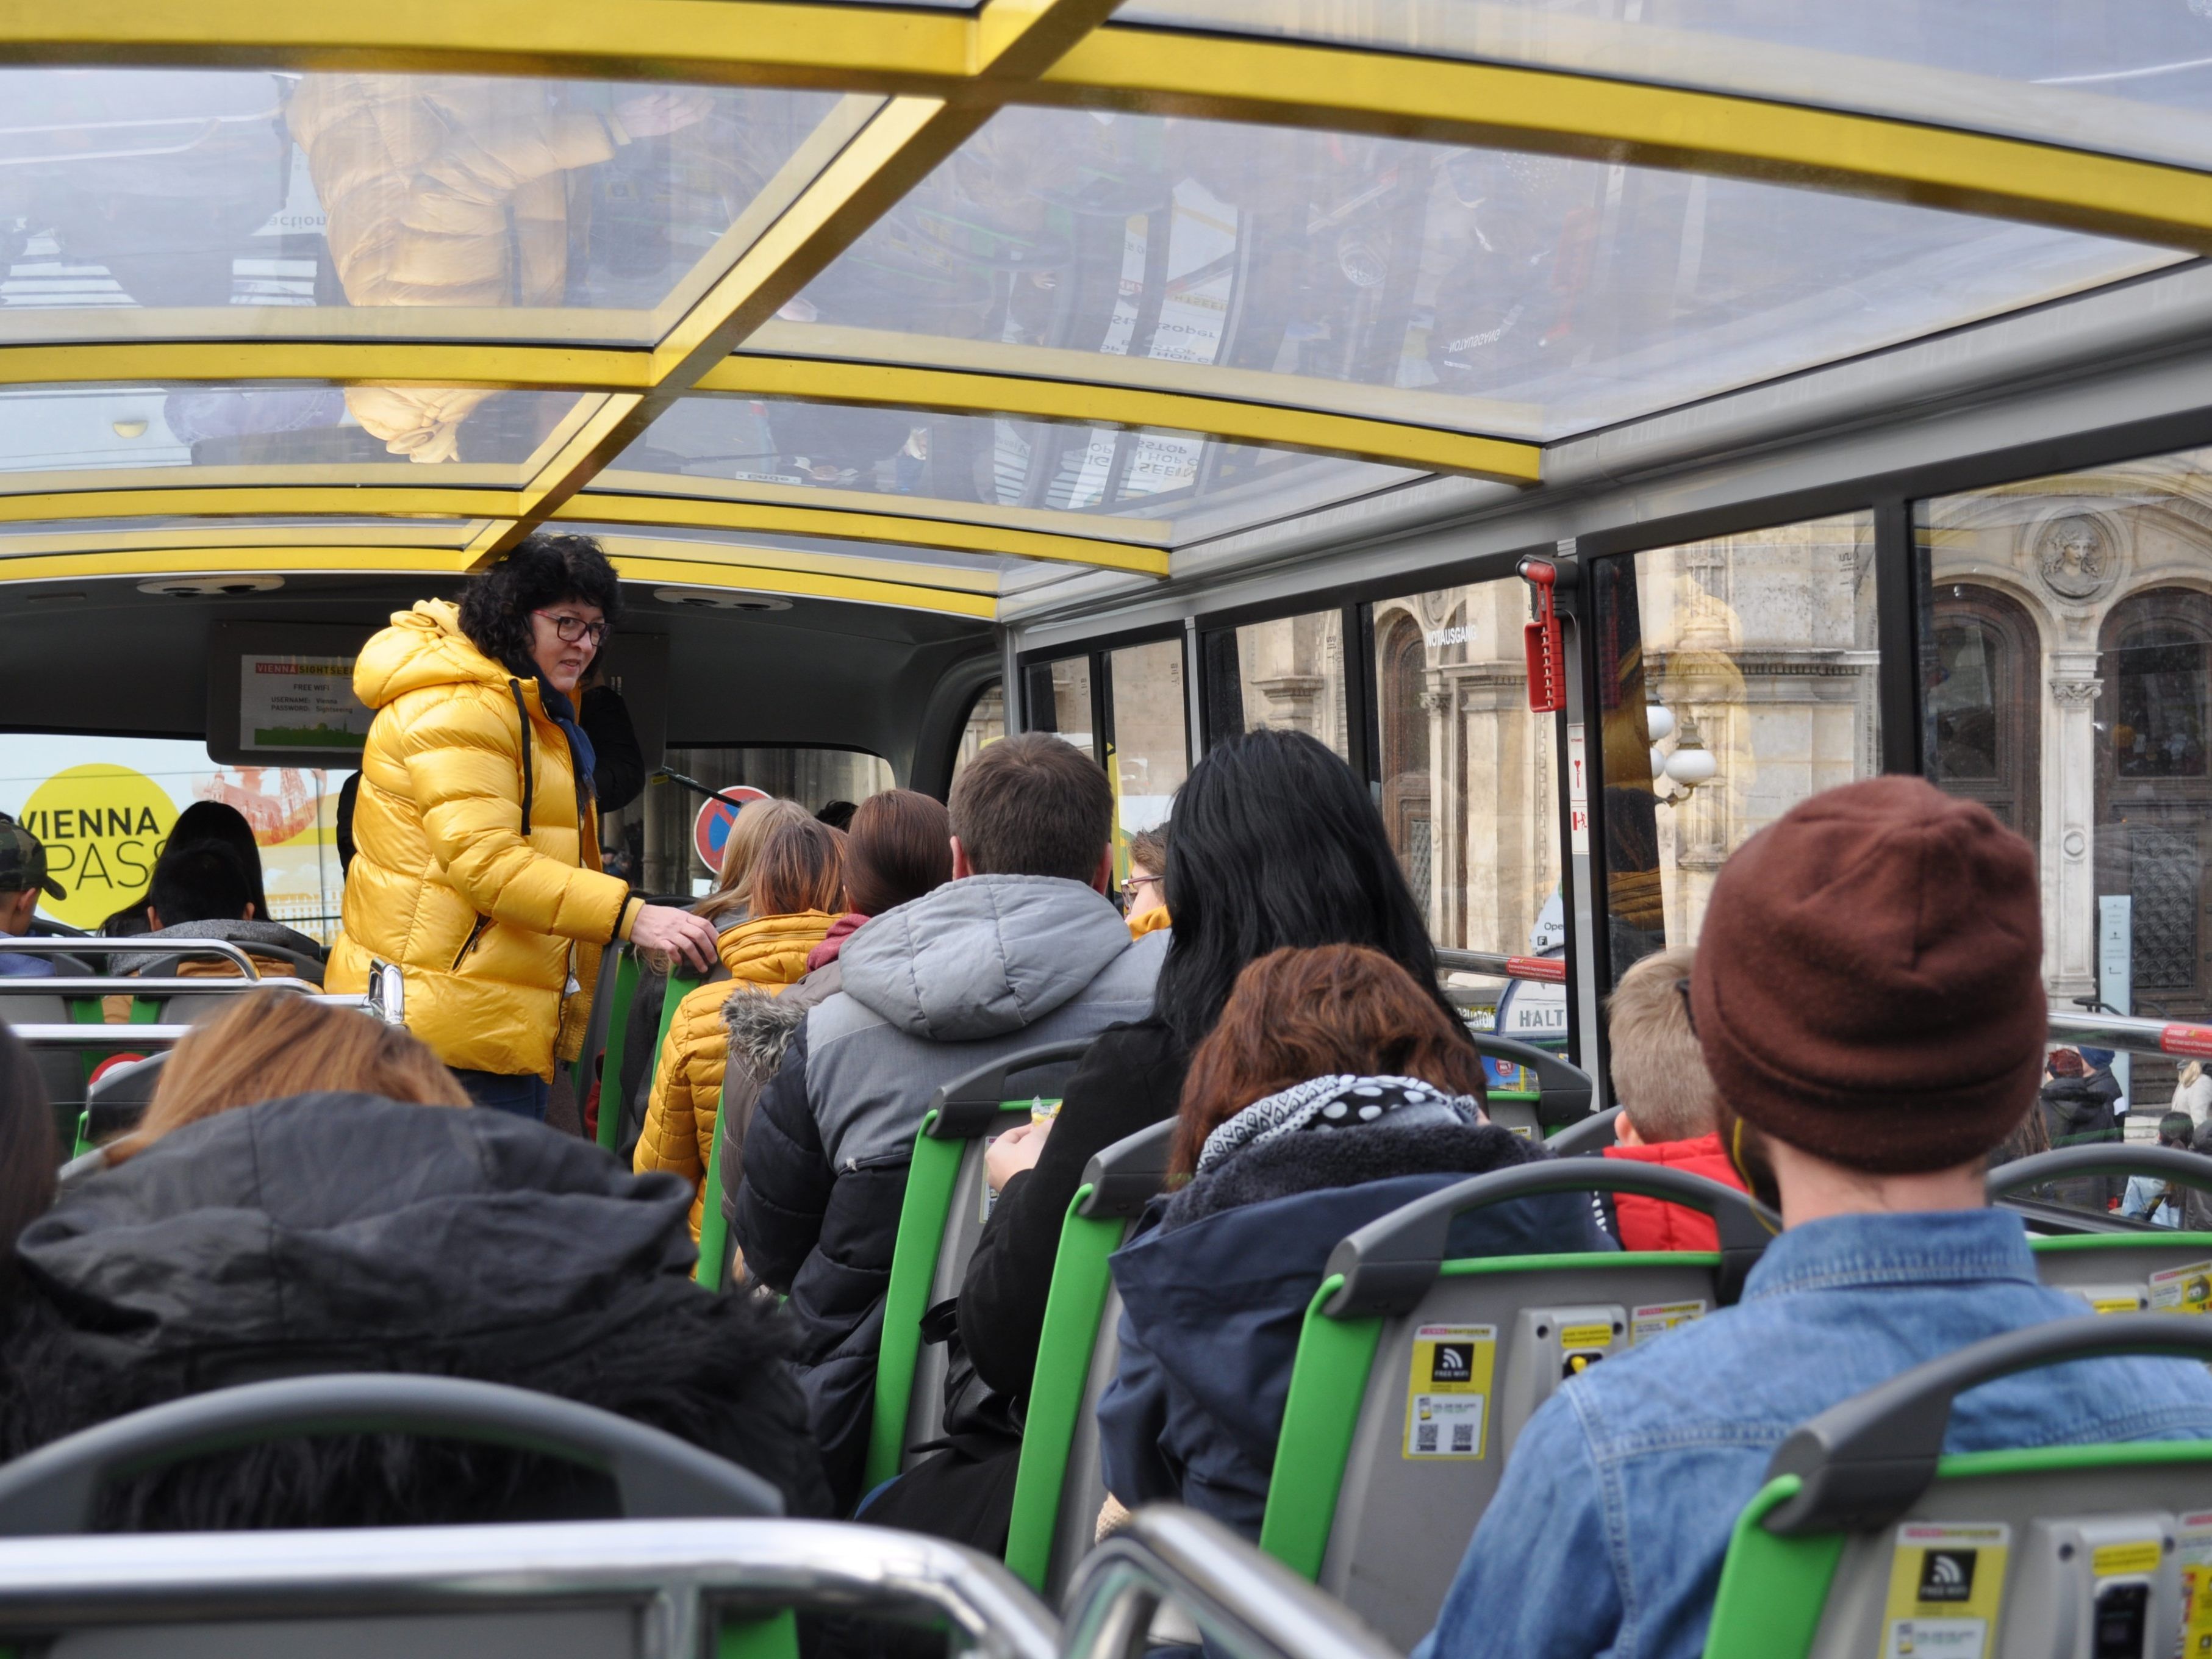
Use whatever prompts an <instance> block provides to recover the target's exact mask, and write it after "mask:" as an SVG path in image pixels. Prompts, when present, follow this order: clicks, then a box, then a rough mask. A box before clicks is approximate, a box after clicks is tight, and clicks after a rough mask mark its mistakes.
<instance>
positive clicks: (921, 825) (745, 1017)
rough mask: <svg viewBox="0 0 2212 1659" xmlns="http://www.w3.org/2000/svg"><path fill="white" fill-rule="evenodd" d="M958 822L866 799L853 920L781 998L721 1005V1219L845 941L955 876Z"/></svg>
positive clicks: (855, 833) (920, 803) (933, 805)
mask: <svg viewBox="0 0 2212 1659" xmlns="http://www.w3.org/2000/svg"><path fill="white" fill-rule="evenodd" d="M951 834H952V829H951V817H950V816H949V815H948V814H947V813H946V811H945V803H944V802H943V801H941V800H939V799H936V798H935V797H934V796H931V795H925V794H922V793H920V792H919V791H916V790H913V789H885V790H882V791H880V792H878V793H876V794H872V795H871V796H869V797H868V798H867V799H866V800H864V801H862V802H861V803H860V805H859V806H858V807H856V808H855V809H854V812H853V827H852V829H849V830H848V831H847V832H846V836H845V914H844V915H842V916H840V917H838V918H837V921H836V926H835V927H831V928H830V930H829V932H828V933H825V934H823V936H822V943H821V944H819V945H816V946H815V947H814V948H813V949H812V950H811V951H808V952H807V953H806V977H805V979H802V980H800V981H799V983H798V984H796V985H794V986H793V987H791V988H790V989H789V990H787V991H783V992H781V993H778V992H776V991H775V990H763V989H761V988H759V987H755V986H749V985H740V986H739V987H738V988H737V989H736V990H734V991H732V992H731V993H730V1000H728V1001H727V1002H725V1003H724V1004H723V1005H722V1024H724V1025H725V1026H726V1027H727V1028H728V1029H729V1033H730V1061H729V1069H728V1070H726V1071H725V1072H724V1073H722V1107H721V1110H720V1112H719V1113H717V1114H716V1116H715V1128H714V1133H716V1134H717V1135H719V1136H720V1138H721V1142H722V1214H723V1216H724V1218H730V1217H732V1216H734V1215H735V1214H736V1213H737V1207H738V1182H740V1181H741V1180H742V1179H743V1177H744V1167H745V1164H744V1148H745V1131H746V1130H747V1129H748V1128H750V1127H751V1125H752V1121H753V1107H754V1106H755V1104H757V1103H758V1101H759V1099H760V1091H762V1090H763V1089H764V1088H766V1087H767V1086H768V1080H769V1079H770V1078H772V1077H774V1076H775V1071H776V1067H777V1066H781V1064H782V1063H783V1051H784V1050H785V1049H786V1048H788V1047H789V1046H790V1044H791V1034H792V1033H793V1031H795V1030H798V1029H799V1024H800V1022H801V1021H803V1020H804V1019H805V1018H806V1014H807V1011H808V1010H809V1009H811V1008H812V1007H813V1006H815V1005H816V1004H817V1003H818V1002H826V1001H827V1000H829V998H831V997H833V996H835V995H836V994H837V993H838V992H839V991H840V990H842V989H843V988H844V984H845V970H844V969H843V967H842V966H841V965H840V959H841V958H842V956H843V954H844V951H845V941H846V940H847V939H850V938H852V936H853V935H854V933H858V932H859V931H860V927H861V926H862V924H864V923H866V922H867V921H870V920H871V919H872V918H873V917H876V916H880V915H884V914H885V913H887V912H889V911H892V910H896V909H897V908H898V907H899V906H900V905H902V904H909V903H911V902H914V901H915V899H918V898H920V897H921V896H922V895H923V894H925V893H933V892H935V891H936V890H938V889H939V888H940V887H942V886H944V885H945V883H946V882H948V881H950V880H951V879H952V843H951Z"/></svg>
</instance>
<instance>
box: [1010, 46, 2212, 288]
mask: <svg viewBox="0 0 2212 1659" xmlns="http://www.w3.org/2000/svg"><path fill="white" fill-rule="evenodd" d="M1038 98H1045V99H1057V100H1061V101H1066V102H1074V103H1082V104H1091V105H1097V104H1107V105H1112V106H1118V107H1122V108H1127V109H1135V110H1146V111H1151V112H1164V113H1170V114H1178V115H1186V116H1194V117H1203V118H1209V119H1214V120H1223V121H1246V122H1263V123H1267V124H1270V125H1285V126H1298V127H1310V128H1321V129H1329V130H1338V131H1358V132H1376V133H1383V134H1389V135H1392V136H1395V137H1408V138H1421V139H1427V140H1430V141H1432V142H1435V143H1452V144H1472V145H1485V146H1496V147H1499V148H1503V149H1520V150H1534V151H1536V152H1539V153H1541V154H1546V155H1567V156H1574V157H1578V158H1581V159H1583V160H1587V161H1606V162H1610V163H1614V164H1626V165H1633V166H1638V167H1665V168H1669V169H1676V170H1683V171H1690V172H1698V173H1717V174H1723V175H1726V176H1730V177H1735V178H1742V179H1759V180H1762V181H1765V182H1768V183H1772V184H1780V185H1797V186H1800V187H1811V188H1814V189H1820V190H1832V191H1843V192H1845V193H1847V194H1851V195H1858V196H1871V197H1881V198H1883V199H1886V200H1889V201H1898V202H1910V203H1914V204H1918V205H1920V206H1923V207H1934V208H1944V209H1948V210H1953V211H1955V212H1960V213H1973V214H1980V215H1984V216H1989V217H1992V218H1999V219H2016V220H2022V221H2026V222H2031V223H2034V224H2042V225H2052V226H2057V227H2062V228H2066V229H2069V230H2078V231H2085V232H2088V233H2090V234H2095V235H2100V236H2113V237H2120V238H2124V239H2127V240H2135V241H2143V242H2151V243H2154V244H2159V245H2161V246H2172V247H2185V248H2191V249H2193V250H2195V251H2197V252H2212V173H2201V172H2197V171H2193V170H2191V169H2190V168H2187V167H2167V166H2162V165H2160V164H2159V163H2157V162H2153V161H2133V160H2130V159H2127V158H2125V157H2121V156H2113V155H2096V154H2093V153H2090V152H2087V151H2083V150H2077V149H2065V148H2063V147H2060V146H2058V145H2054V144H2043V143H2035V142H2033V141H2032V140H2027V139H2017V138H2002V137H1988V136H1984V135H1982V134H1979V133H1972V132H1964V131H1954V130H1952V129H1949V128H1942V127H1933V126H1924V125H1918V124H1916V123H1913V122H1908V121H1898V120H1888V119H1884V118H1880V117H1877V116H1866V115H1852V114H1846V113H1843V112H1838V111H1834V110H1826V109H1814V108H1808V107H1805V106H1794V105H1789V104H1780V103H1774V102H1770V101H1765V100H1759V99H1753V98H1743V97H1734V96H1729V95H1728V94H1721V93H1709V92H1692V91H1686V90H1683V89H1680V88H1673V87H1656V86H1645V85H1640V84H1638V83H1636V82H1628V81H1618V80H1609V79H1601V78H1598V77H1596V76H1580V75H1571V74H1562V73H1560V72H1559V71H1557V70H1535V69H1523V68H1517V67H1513V66H1510V65H1504V64H1483V63H1474V62H1471V61H1466V60H1461V59H1451V58H1422V57H1416V56H1411V55H1407V54H1401V53H1392V52H1362V51H1358V50H1353V49H1350V48H1346V47H1340V46H1319V45H1312V44H1307V43H1302V42H1290V41H1279V40H1253V39H1234V38H1230V37H1225V36H1213V35H1185V34H1181V33H1172V34H1170V33H1166V32H1164V31H1157V30H1149V29H1134V28H1114V27H1108V28H1102V29H1099V30H1097V31H1096V32H1095V33H1092V34H1091V35H1090V36H1089V37H1088V38H1087V39H1085V40H1083V41H1082V42H1081V43H1080V44H1079V45H1078V46H1075V47H1074V48H1073V50H1071V51H1070V52H1067V53H1066V55H1065V56H1064V57H1062V58H1060V60H1059V61H1058V62H1057V63H1056V64H1054V65H1053V66H1052V67H1051V68H1049V69H1048V70H1046V71H1045V72H1044V74H1043V75H1042V77H1041V78H1040V80H1039V82H1037V83H1036V85H1035V86H1034V87H1033V88H1030V89H1029V90H1028V91H1026V92H1025V93H1024V99H1025V100H1026V99H1038Z"/></svg>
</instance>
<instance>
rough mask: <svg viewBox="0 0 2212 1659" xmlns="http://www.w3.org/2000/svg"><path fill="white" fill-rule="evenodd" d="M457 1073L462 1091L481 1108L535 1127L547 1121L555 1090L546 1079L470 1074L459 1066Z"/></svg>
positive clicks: (455, 1068)
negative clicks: (535, 1124) (526, 1119)
mask: <svg viewBox="0 0 2212 1659" xmlns="http://www.w3.org/2000/svg"><path fill="white" fill-rule="evenodd" d="M453 1075H454V1076H455V1077H457V1078H459V1079H460V1083H461V1087H463V1088H464V1089H465V1090H467V1091H469V1098H470V1099H471V1100H472V1101H474V1102H476V1103H477V1105H479V1106H487V1107H489V1108H490V1109H492V1110H493V1111H495V1112H512V1113H513V1114H514V1115H515V1116H517V1117H526V1118H528V1119H529V1120H530V1121H532V1123H543V1122H544V1121H545V1103H546V1102H547V1101H548V1100H550V1098H551V1097H552V1094H553V1090H552V1086H551V1085H550V1084H548V1083H547V1082H546V1081H545V1079H544V1078H542V1077H532V1076H528V1075H525V1076H522V1077H509V1076H507V1074H506V1073H503V1072H470V1071H464V1070H463V1069H462V1068H461V1067H459V1066H454V1067H453Z"/></svg>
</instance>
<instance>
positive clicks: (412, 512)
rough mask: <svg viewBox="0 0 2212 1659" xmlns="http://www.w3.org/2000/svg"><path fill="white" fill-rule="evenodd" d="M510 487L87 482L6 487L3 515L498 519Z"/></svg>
mask: <svg viewBox="0 0 2212 1659" xmlns="http://www.w3.org/2000/svg"><path fill="white" fill-rule="evenodd" d="M515 507H516V497H515V495H514V492H513V491H512V490H505V489H410V488H405V487H402V486H394V487H392V488H389V489H380V488H374V487H370V486H361V487H355V488H349V487H347V486H344V485H335V486H323V485H313V484H291V485H283V486H274V487H266V488H263V487H248V488H243V489H161V488H154V489H88V490H82V491H75V490H72V491H69V492H67V493H52V492H46V493H38V494H31V495H0V523H7V524H37V523H45V522H57V521H61V520H70V519H148V518H179V519H181V518H233V517H249V516H252V515H256V514H260V515H273V516H277V517H284V518H332V517H337V518H407V519H418V518H419V519H496V518H501V517H504V516H506V515H507V514H510V513H513V512H514V510H515Z"/></svg>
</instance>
